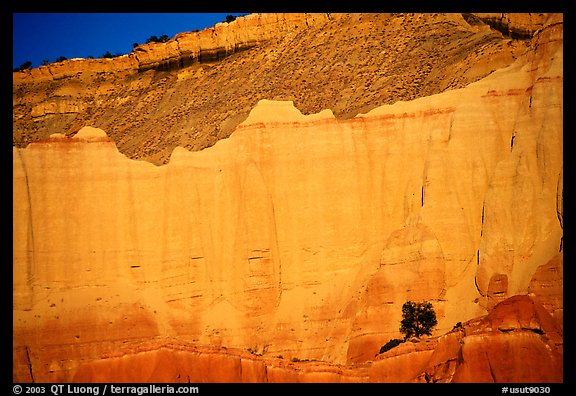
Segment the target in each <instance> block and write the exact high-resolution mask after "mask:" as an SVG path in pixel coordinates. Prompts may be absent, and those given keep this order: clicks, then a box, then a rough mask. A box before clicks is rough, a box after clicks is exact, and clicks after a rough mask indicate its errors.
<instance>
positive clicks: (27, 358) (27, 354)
mask: <svg viewBox="0 0 576 396" xmlns="http://www.w3.org/2000/svg"><path fill="white" fill-rule="evenodd" d="M24 349H25V350H26V360H27V361H28V370H29V371H30V379H31V380H32V383H34V382H36V381H34V373H33V371H32V361H31V360H30V350H29V349H28V345H26V346H25V347H24Z"/></svg>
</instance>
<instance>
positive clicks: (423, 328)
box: [400, 301, 438, 339]
mask: <svg viewBox="0 0 576 396" xmlns="http://www.w3.org/2000/svg"><path fill="white" fill-rule="evenodd" d="M437 324H438V321H437V320H436V312H434V307H433V306H432V304H431V303H430V302H426V301H425V302H421V303H416V302H413V301H406V302H405V303H404V305H402V321H401V322H400V332H401V333H402V334H404V339H408V338H410V337H413V336H414V337H416V338H420V336H423V335H424V334H426V335H430V334H432V328H433V327H434V326H436V325H437Z"/></svg>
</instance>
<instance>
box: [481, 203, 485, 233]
mask: <svg viewBox="0 0 576 396" xmlns="http://www.w3.org/2000/svg"><path fill="white" fill-rule="evenodd" d="M484 208H485V203H484V202H482V220H481V221H482V222H481V224H480V237H482V233H483V232H484Z"/></svg>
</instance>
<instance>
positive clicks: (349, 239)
mask: <svg viewBox="0 0 576 396" xmlns="http://www.w3.org/2000/svg"><path fill="white" fill-rule="evenodd" d="M533 45H534V46H533V48H535V51H533V52H530V53H528V54H527V55H526V56H525V57H523V58H521V59H519V60H518V61H517V62H515V63H514V64H513V65H511V66H509V67H507V68H504V69H501V70H498V71H496V72H494V73H493V74H491V75H490V76H488V77H486V78H484V79H482V80H480V81H478V82H477V83H474V84H471V85H469V86H468V87H466V88H464V89H459V90H453V91H448V92H444V93H442V94H438V95H433V96H429V97H424V98H420V99H416V100H413V101H410V102H397V103H396V104H394V105H389V106H382V107H379V108H376V109H374V110H372V111H370V112H368V113H366V114H360V115H358V116H356V117H355V118H353V119H350V120H337V119H335V118H334V116H333V115H332V114H331V112H330V111H329V110H325V111H322V112H319V113H317V114H312V115H308V116H306V115H303V114H301V113H300V112H299V111H298V110H297V109H296V108H295V107H294V106H293V105H292V103H290V102H278V101H267V100H264V101H261V102H259V104H258V105H257V106H256V107H255V108H254V109H253V110H252V111H251V112H250V115H249V116H248V118H247V119H246V120H245V121H244V122H243V123H242V124H241V125H239V126H238V127H237V128H236V130H235V132H234V133H233V134H232V136H231V137H230V138H229V139H225V140H221V141H219V142H218V143H217V144H216V145H215V146H213V147H211V148H208V149H205V150H203V151H199V152H188V151H187V150H185V149H182V148H177V149H176V150H174V152H173V153H172V156H171V158H170V161H169V163H168V164H167V165H164V166H155V165H152V164H150V163H147V162H143V161H134V160H130V159H128V158H126V157H125V156H124V155H122V154H120V153H119V152H118V150H117V149H116V146H115V144H114V142H112V141H111V140H110V139H109V138H108V137H107V136H106V134H105V133H104V132H103V131H101V130H99V129H96V128H90V127H87V128H84V129H82V130H81V131H80V132H79V133H78V134H76V135H75V136H74V137H72V138H68V137H64V136H63V135H58V134H56V135H52V136H50V138H49V139H46V140H44V141H40V142H36V143H32V144H30V145H29V146H28V147H27V148H26V149H18V148H14V151H13V161H14V167H13V172H14V173H13V191H14V192H13V194H14V200H13V221H14V237H13V248H14V262H13V266H14V267H13V268H14V361H15V372H14V378H15V380H18V381H19V380H22V381H24V380H30V379H32V380H36V381H39V380H49V379H52V378H65V379H67V380H70V377H69V375H70V373H71V372H74V370H75V369H76V368H78V367H79V365H80V364H81V363H82V362H90V361H93V360H98V359H100V358H102V357H103V356H107V355H109V354H111V353H112V352H113V351H114V350H117V349H118V345H122V344H124V343H127V344H129V345H139V344H141V343H145V342H146V341H147V340H150V339H177V340H180V341H181V342H186V343H191V344H193V345H210V346H214V347H228V348H238V349H243V350H250V351H253V352H254V353H256V354H261V355H264V356H271V357H272V356H278V355H282V356H283V358H285V359H300V360H304V359H317V360H322V361H328V362H331V363H333V364H347V363H348V364H361V363H362V362H365V361H367V360H371V359H373V357H374V355H375V354H376V353H377V352H378V350H379V347H380V346H381V345H383V344H384V343H386V341H388V340H389V339H391V338H400V334H399V331H398V326H399V321H400V317H401V310H400V307H401V305H402V303H403V302H405V301H406V300H408V299H412V300H422V299H426V300H430V301H431V302H432V303H433V305H434V307H435V309H436V312H437V315H438V322H439V323H438V326H437V329H436V333H435V335H439V334H443V333H445V332H447V331H449V330H450V329H452V328H453V326H454V325H455V324H456V323H457V322H463V321H467V320H470V319H472V318H475V317H478V316H481V315H484V314H486V313H487V312H488V310H489V309H490V308H492V307H495V306H496V305H497V303H498V302H500V301H503V300H504V298H506V297H508V296H512V295H516V294H526V293H528V292H529V291H530V292H533V293H535V294H537V293H538V290H537V286H538V282H540V283H539V284H540V285H542V284H543V283H542V282H543V280H544V278H542V277H539V276H535V274H536V273H538V272H539V271H541V270H542V271H543V269H542V267H541V266H542V265H545V264H546V263H548V262H549V261H550V260H551V259H553V258H554V257H555V256H556V255H557V254H558V252H559V251H561V250H562V235H563V231H562V216H563V215H562V204H561V202H562V186H563V183H562V177H563V172H562V148H563V139H562V111H563V102H562V83H563V70H562V59H563V56H562V22H561V20H560V19H558V20H556V21H551V23H550V24H549V25H548V26H547V27H546V28H544V29H542V30H541V31H539V32H538V33H537V34H536V35H535V37H534V44H533ZM539 269H540V270H539ZM534 279H536V280H534ZM537 279H540V280H539V281H537ZM548 298H549V303H550V304H552V305H553V304H556V305H555V306H556V307H558V304H560V305H561V303H560V302H559V301H558V297H556V300H553V299H551V298H552V297H551V296H550V295H549V296H548ZM552 305H550V306H552ZM555 315H561V310H556V312H555ZM527 342H528V343H531V342H532V341H527ZM471 345H472V344H471ZM474 345H476V344H474ZM531 345H532V344H531ZM538 345H539V344H538ZM474 348H476V347H474V346H471V347H470V349H469V350H470V351H475V350H476V349H474ZM478 348H481V347H480V346H479V347H478ZM158 353H161V352H154V354H158ZM470 353H475V352H470ZM427 354H430V352H426V353H424V355H422V359H425V356H427ZM141 356H144V355H141ZM230 364H232V365H237V364H238V363H237V362H236V363H230ZM554 367H556V366H554ZM326 375H327V376H328V377H326V378H332V377H330V375H328V374H326ZM466 375H468V374H466ZM466 375H465V374H462V376H463V377H462V378H464V379H465V378H469V377H466ZM503 375H504V374H503ZM31 376H33V378H30V377H31ZM282 378H284V377H282ZM314 378H316V377H314ZM502 378H509V377H506V376H505V375H504V377H502ZM521 378H522V381H524V380H525V377H521Z"/></svg>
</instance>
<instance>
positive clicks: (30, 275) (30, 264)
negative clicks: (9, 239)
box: [16, 150, 36, 289]
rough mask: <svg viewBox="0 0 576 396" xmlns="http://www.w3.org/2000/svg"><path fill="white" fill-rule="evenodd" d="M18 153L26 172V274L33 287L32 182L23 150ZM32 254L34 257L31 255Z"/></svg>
mask: <svg viewBox="0 0 576 396" xmlns="http://www.w3.org/2000/svg"><path fill="white" fill-rule="evenodd" d="M16 151H17V153H18V157H20V163H21V164H22V170H23V173H24V181H25V183H26V199H27V200H28V230H29V231H28V236H29V243H30V246H28V248H27V254H26V275H27V282H28V287H29V288H30V289H32V283H33V282H32V281H33V279H32V278H33V277H34V273H35V254H34V252H35V251H36V249H35V242H34V241H35V238H34V227H33V226H34V223H33V222H32V197H31V194H30V183H29V179H28V169H27V167H26V161H24V157H23V156H22V151H21V150H16ZM30 256H32V257H30Z"/></svg>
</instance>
